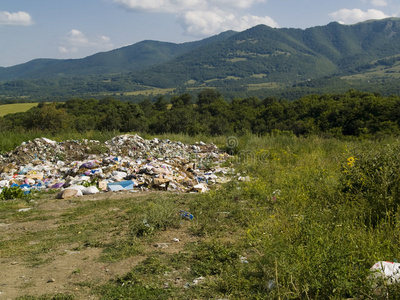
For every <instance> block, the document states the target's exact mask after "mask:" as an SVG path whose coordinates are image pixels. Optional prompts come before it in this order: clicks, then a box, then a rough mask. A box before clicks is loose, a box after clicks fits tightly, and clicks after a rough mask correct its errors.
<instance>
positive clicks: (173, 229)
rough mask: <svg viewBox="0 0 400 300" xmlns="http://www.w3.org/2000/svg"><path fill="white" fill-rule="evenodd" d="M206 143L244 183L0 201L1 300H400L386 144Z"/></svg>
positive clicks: (394, 196)
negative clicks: (387, 274)
mask: <svg viewBox="0 0 400 300" xmlns="http://www.w3.org/2000/svg"><path fill="white" fill-rule="evenodd" d="M163 138H166V136H164V137H163ZM170 139H171V140H177V139H179V140H183V139H185V140H184V141H183V142H188V143H189V142H195V141H198V140H200V139H201V140H204V137H188V136H178V135H175V136H171V137H170ZM211 141H213V138H212V137H209V138H208V140H206V142H211ZM214 142H215V143H216V144H217V145H218V146H220V147H224V148H225V149H226V150H227V151H229V152H230V153H232V154H234V157H232V159H231V161H230V164H231V166H233V167H234V168H235V173H236V174H240V176H241V177H242V180H237V179H234V180H232V181H230V182H229V183H227V184H225V185H224V186H222V187H221V188H220V189H218V190H212V191H210V192H208V193H204V194H179V193H176V192H172V191H167V192H134V193H133V192H117V193H111V192H107V193H102V194H97V195H92V196H83V197H79V198H72V199H68V200H59V199H55V194H54V193H47V194H40V195H31V196H30V197H28V198H26V199H18V200H4V201H1V202H0V234H1V236H2V239H1V241H0V257H1V260H0V268H1V269H2V270H5V271H4V272H2V273H1V275H0V282H2V285H1V286H0V292H1V294H0V299H1V297H4V299H397V298H396V297H397V295H399V291H400V289H399V286H398V285H396V284H394V285H389V284H387V283H385V282H382V281H379V280H377V281H372V277H371V272H370V270H369V269H370V268H371V266H372V265H373V264H374V263H376V262H377V261H382V260H384V261H395V260H398V259H400V250H399V240H400V232H399V230H398V227H399V222H400V212H399V211H398V207H399V204H400V198H399V196H398V195H399V190H400V178H399V176H398V171H399V170H400V162H398V159H397V157H398V153H399V149H400V142H399V141H398V140H397V139H395V138H387V139H386V140H381V141H379V142H376V141H369V140H355V139H354V140H338V139H322V138H319V137H317V136H311V137H296V136H293V135H289V134H281V135H277V136H264V137H257V136H254V135H246V136H242V137H234V136H231V137H228V138H227V137H217V138H215V139H214ZM209 167H210V168H212V165H211V166H209ZM236 178H237V177H236ZM21 209H22V210H21ZM180 210H184V211H187V212H190V213H191V214H193V215H194V218H193V220H187V219H182V218H181V217H180V215H179V212H180ZM174 239H175V241H174ZM176 239H177V240H179V241H177V240H176Z"/></svg>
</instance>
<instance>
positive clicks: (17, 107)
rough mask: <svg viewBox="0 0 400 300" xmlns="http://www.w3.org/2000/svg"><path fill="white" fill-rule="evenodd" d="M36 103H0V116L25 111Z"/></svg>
mask: <svg viewBox="0 0 400 300" xmlns="http://www.w3.org/2000/svg"><path fill="white" fill-rule="evenodd" d="M37 105H38V103H14V104H4V105H0V117H2V116H5V115H8V114H14V113H18V112H25V111H27V110H29V109H31V108H32V107H35V106H37Z"/></svg>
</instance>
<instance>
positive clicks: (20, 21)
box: [0, 11, 33, 26]
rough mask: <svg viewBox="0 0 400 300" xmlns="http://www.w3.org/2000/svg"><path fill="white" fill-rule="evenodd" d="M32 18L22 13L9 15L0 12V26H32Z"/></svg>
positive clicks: (6, 12) (8, 13)
mask: <svg viewBox="0 0 400 300" xmlns="http://www.w3.org/2000/svg"><path fill="white" fill-rule="evenodd" d="M32 24H33V21H32V17H31V16H30V15H29V14H28V13H27V12H24V11H18V12H14V13H10V12H8V11H0V26H1V25H20V26H29V25H32Z"/></svg>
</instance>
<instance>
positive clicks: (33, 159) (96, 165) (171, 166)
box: [0, 134, 234, 198]
mask: <svg viewBox="0 0 400 300" xmlns="http://www.w3.org/2000/svg"><path fill="white" fill-rule="evenodd" d="M229 158H230V156H229V155H228V154H227V153H225V152H223V151H221V150H219V149H218V148H217V146H215V145H214V144H212V143H211V144H206V143H203V142H199V143H196V144H194V145H189V144H184V143H181V142H173V141H170V140H160V139H157V138H154V139H152V140H145V139H143V138H142V137H140V136H138V135H129V134H126V135H120V136H116V137H114V138H112V139H111V140H109V141H106V142H104V143H100V142H99V141H94V140H80V141H74V140H70V141H64V142H56V141H53V140H50V139H47V138H36V139H34V140H33V141H28V142H23V143H22V144H21V145H20V146H18V147H17V148H15V149H14V150H13V151H11V152H9V153H7V154H5V155H4V156H0V190H1V189H2V188H6V187H7V188H9V187H19V188H21V189H23V190H24V191H25V192H26V193H29V192H30V191H32V190H44V189H59V190H60V193H59V197H60V198H67V197H74V196H79V195H82V194H94V193H98V192H99V191H121V190H141V191H144V190H150V189H162V190H173V191H177V192H206V191H207V190H209V189H210V188H213V187H215V186H218V184H221V183H223V182H226V181H228V180H229V177H230V175H231V174H233V172H234V170H233V169H232V168H231V167H227V166H226V165H227V164H228V163H227V160H228V159H229ZM224 165H225V166H224Z"/></svg>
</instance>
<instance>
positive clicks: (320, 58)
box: [0, 18, 400, 97]
mask: <svg viewBox="0 0 400 300" xmlns="http://www.w3.org/2000/svg"><path fill="white" fill-rule="evenodd" d="M399 78H400V19H398V18H388V19H383V20H371V21H367V22H362V23H358V24H355V25H341V24H339V23H336V22H333V23H330V24H328V25H325V26H316V27H311V28H307V29H295V28H271V27H268V26H266V25H258V26H255V27H253V28H250V29H248V30H245V31H242V32H234V31H227V32H223V33H221V34H219V35H216V36H213V37H210V38H207V39H204V40H200V41H195V42H189V43H182V44H175V43H167V42H159V41H142V42H139V43H136V44H133V45H131V46H127V47H123V48H120V49H115V50H112V51H109V52H102V53H97V54H94V55H91V56H88V57H86V58H82V59H68V60H56V59H36V60H33V61H30V62H27V63H25V64H20V65H17V66H12V67H7V68H0V81H1V82H0V96H1V95H3V97H20V96H25V97H26V96H30V97H54V96H56V95H63V96H65V97H68V96H83V95H90V96H93V95H106V94H110V93H111V94H118V95H120V96H123V95H133V94H134V93H135V92H136V93H137V94H140V92H141V91H152V90H153V91H156V90H158V91H159V92H160V93H162V91H161V89H165V90H169V91H170V90H171V89H173V90H174V91H175V92H185V91H195V90H199V89H204V88H209V87H210V88H217V89H220V90H221V91H222V92H224V91H225V92H231V93H234V92H236V93H242V94H246V95H253V94H257V93H258V94H260V93H264V94H265V93H267V92H268V93H274V92H275V93H276V91H280V93H284V91H286V92H287V91H292V92H293V93H296V91H299V90H303V91H307V92H318V91H322V90H324V91H325V90H326V91H334V90H335V89H343V88H352V87H357V88H358V87H362V88H364V89H370V90H373V89H374V88H375V89H380V90H379V91H378V92H381V90H382V89H383V88H385V90H386V91H387V92H394V93H398V92H399V91H398V90H397V89H398V88H397V86H399V85H398V83H399ZM258 94H257V95H258Z"/></svg>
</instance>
